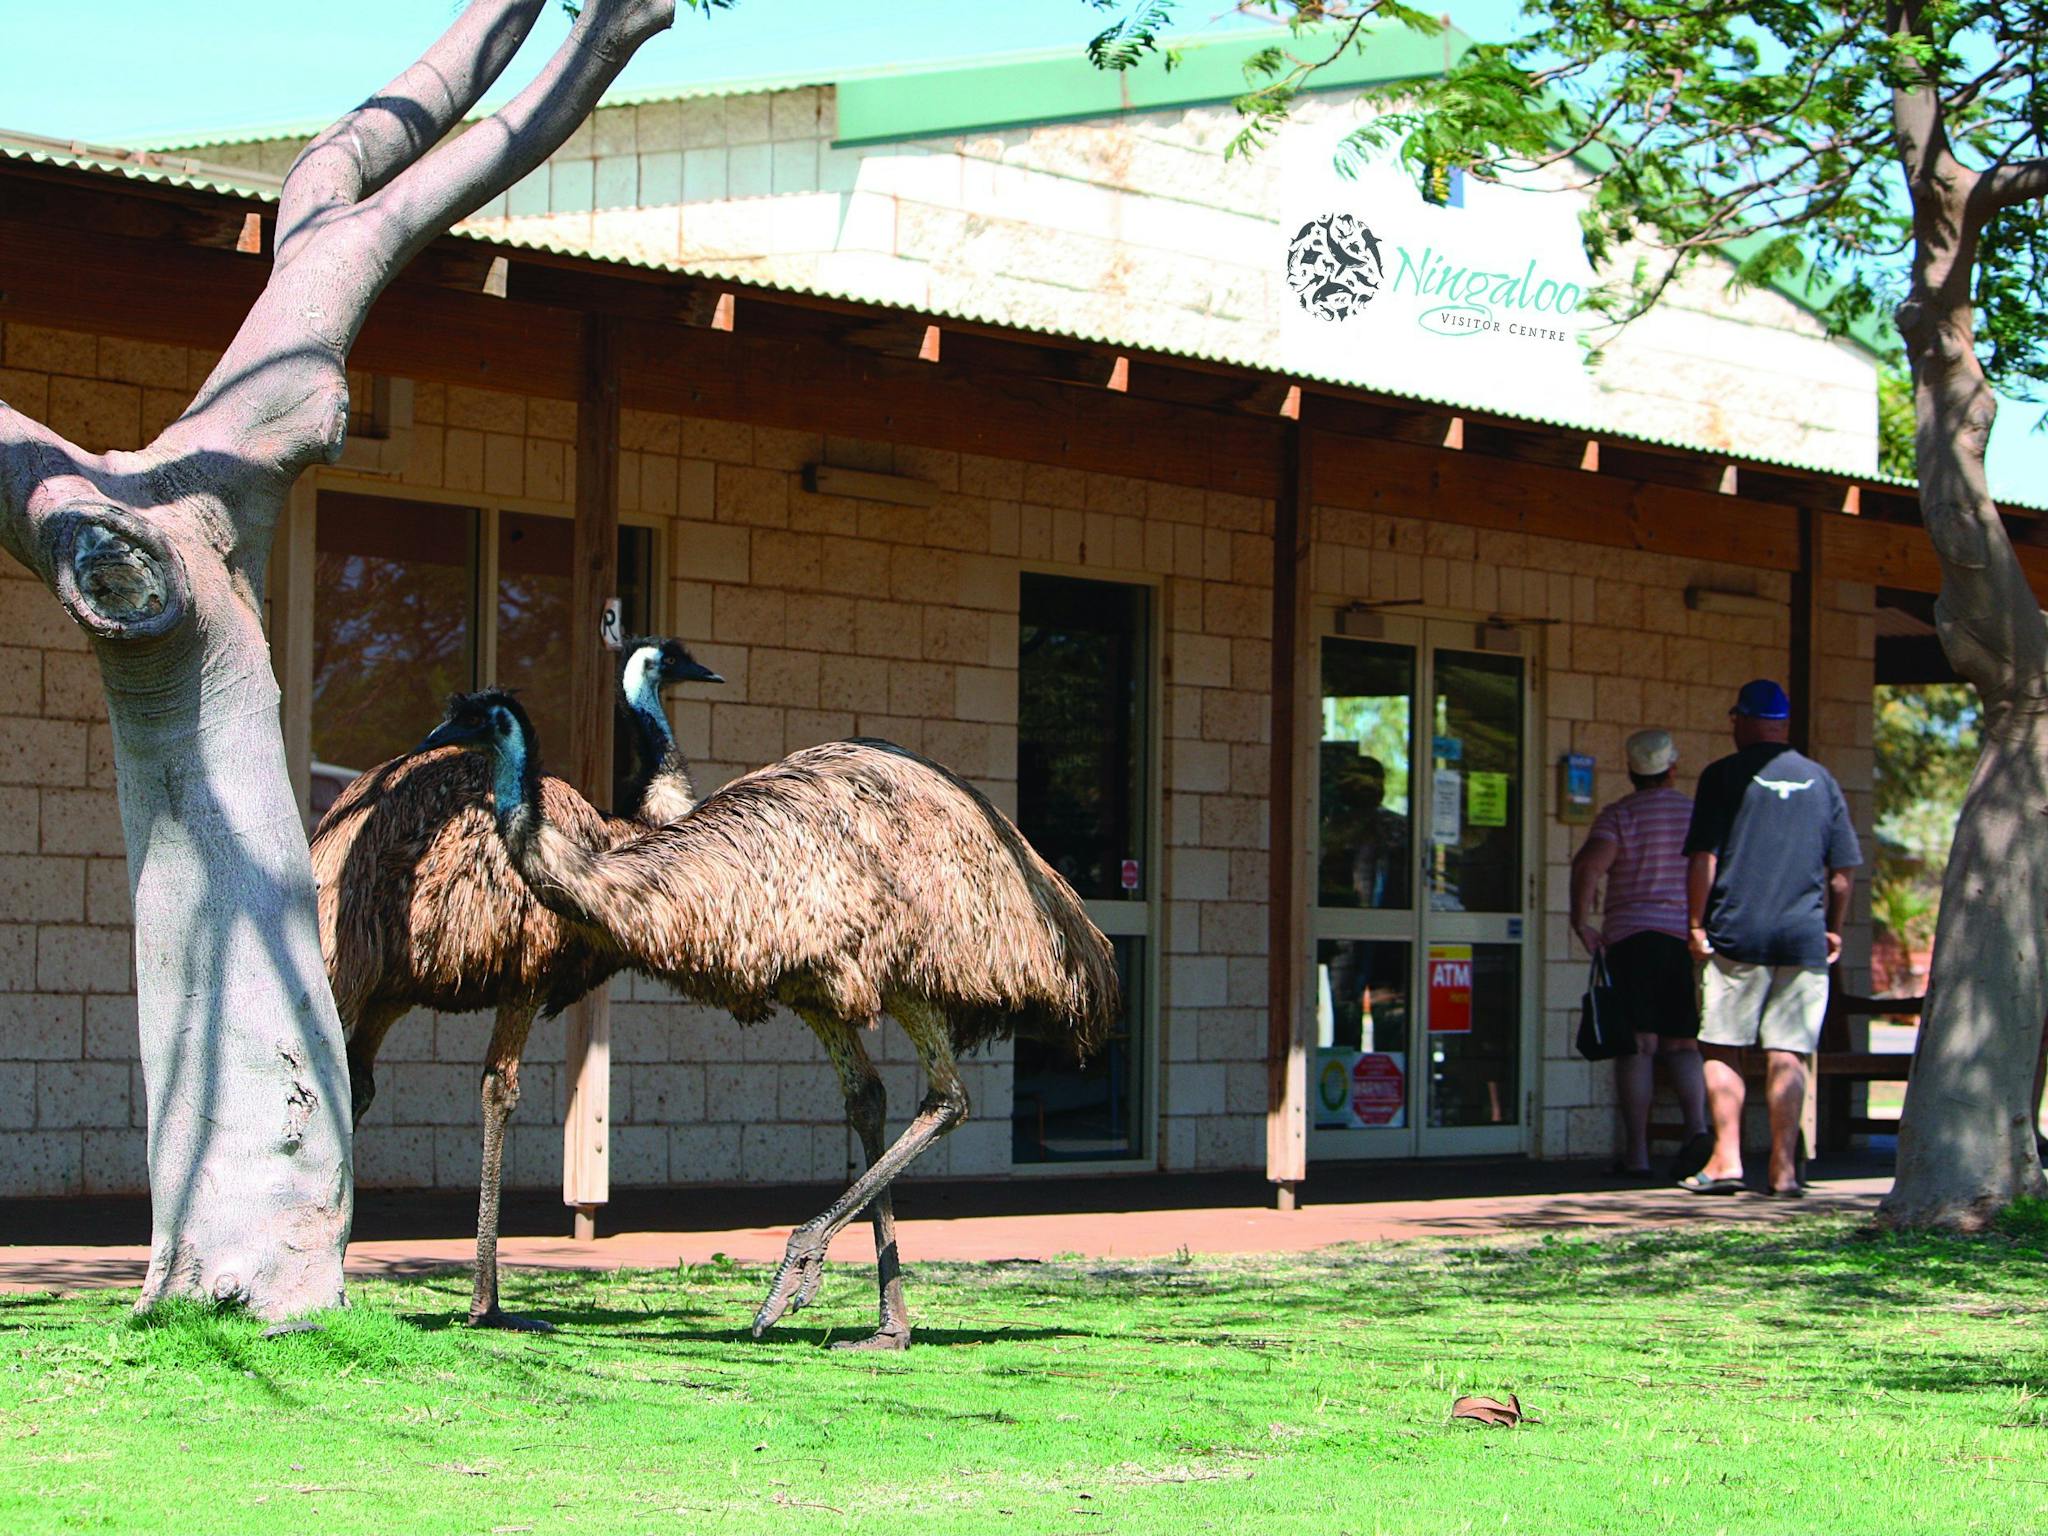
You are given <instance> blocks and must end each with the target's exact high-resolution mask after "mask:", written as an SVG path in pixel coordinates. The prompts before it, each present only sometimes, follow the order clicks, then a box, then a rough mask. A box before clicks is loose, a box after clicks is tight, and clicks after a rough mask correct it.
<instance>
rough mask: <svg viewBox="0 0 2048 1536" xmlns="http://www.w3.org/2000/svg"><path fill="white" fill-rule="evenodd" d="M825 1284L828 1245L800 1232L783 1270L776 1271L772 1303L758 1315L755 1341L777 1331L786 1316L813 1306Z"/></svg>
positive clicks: (794, 1236) (770, 1291)
mask: <svg viewBox="0 0 2048 1536" xmlns="http://www.w3.org/2000/svg"><path fill="white" fill-rule="evenodd" d="M824 1283H825V1245H824V1244H823V1243H821V1242H818V1241H817V1240H816V1239H814V1238H810V1237H807V1236H806V1235H805V1234H804V1233H803V1232H802V1231H801V1230H799V1231H797V1232H796V1233H794V1234H792V1235H791V1237H790V1239H789V1248H788V1251H787V1252H785V1253H784V1254H783V1256H782V1267H781V1268H779V1269H777V1270H776V1271H775V1280H774V1283H773V1284H771V1285H770V1286H769V1287H768V1299H767V1300H766V1301H764V1302H762V1303H761V1310H760V1311H758V1312H756V1313H755V1314H754V1337H755V1338H757V1339H758V1338H759V1337H761V1335H762V1334H764V1333H766V1332H767V1331H768V1330H769V1329H770V1328H773V1327H774V1326H775V1325H776V1324H777V1323H778V1322H780V1321H781V1320H782V1314H783V1313H785V1312H801V1311H802V1310H803V1309H804V1308H805V1307H807V1306H809V1305H810V1304H811V1303H812V1302H813V1301H814V1300H816V1299H817V1295H818V1287H819V1286H821V1285H823V1284H824Z"/></svg>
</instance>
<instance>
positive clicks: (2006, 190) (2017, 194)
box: [1978, 159, 2048, 210]
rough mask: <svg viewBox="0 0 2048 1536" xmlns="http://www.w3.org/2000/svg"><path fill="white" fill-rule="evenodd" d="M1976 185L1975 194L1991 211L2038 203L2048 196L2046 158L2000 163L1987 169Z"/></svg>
mask: <svg viewBox="0 0 2048 1536" xmlns="http://www.w3.org/2000/svg"><path fill="white" fill-rule="evenodd" d="M1978 186H1979V192H1978V195H1979V196H1980V197H1981V198H1982V199H1983V201H1984V203H1985V205H1986V206H1987V207H1988V208H1990V209H1993V210H1996V209H1999V208H2012V207H2016V206H2017V205H2019V204H2020V203H2032V202H2037V201H2039V200H2040V199H2042V198H2044V197H2048V159H2044V160H2022V161H2021V162H2020V163H2019V164H2018V165H2001V166H1999V167H1998V168H1997V169H1995V170H1992V171H1987V172H1986V173H1985V175H1984V179H1983V181H1982V182H1980V183H1979V184H1978Z"/></svg>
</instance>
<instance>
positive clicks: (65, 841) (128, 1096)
mask: <svg viewBox="0 0 2048 1536" xmlns="http://www.w3.org/2000/svg"><path fill="white" fill-rule="evenodd" d="M210 363H211V360H210V359H208V358H205V357H203V356H198V355H194V354H190V353H188V352H187V351H186V350H185V349H184V348H182V347H163V346H156V345H152V344H148V343H142V342H130V341H122V340H117V339H114V338H111V337H94V336H85V335H78V334H74V333H70V332H63V331H50V330H43V329H40V328H38V327H35V326H28V325H16V324H8V325H0V399H4V400H6V401H7V402H8V403H9V404H10V405H13V406H14V407H16V408H17V409H19V410H22V411H25V412H27V413H28V414H29V415H31V416H34V417H37V418H38V419H40V420H43V421H46V422H48V423H49V425H50V426H52V427H53V428H55V429H56V430H57V431H59V432H61V433H63V434H64V435H65V436H67V437H69V438H72V439H73V440H75V441H79V442H86V443H92V444H94V445H95V446H102V447H107V448H136V447H140V446H141V445H142V443H143V442H144V441H146V440H147V439H148V438H149V437H150V436H152V435H154V434H155V433H156V432H157V431H158V430H160V429H161V428H162V427H163V426H164V425H165V424H166V423H167V422H168V421H170V420H171V418H172V417H174V416H175V415H176V414H177V413H178V411H180V410H181V409H183V407H184V405H185V403H186V401H187V400H188V399H189V398H190V394H191V388H192V387H193V386H194V385H196V384H197V382H198V381H199V379H200V378H201V377H203V375H204V373H205V371H206V368H207V367H208V366H210ZM130 922H131V919H130V914H129V904H128V867H127V860H126V858H125V856H124V853H123V847H122V842H121V817H120V808H119V806H118V804H117V803H116V799H115V791H114V752H113V738H112V734H111V732H110V730H109V727H108V725H107V710H106V704H105V701H104V697H103V695H102V693H101V689H100V677H99V667H98V665H97V664H96V663H95V662H94V660H93V658H92V655H91V653H90V652H89V651H88V650H87V649H86V644H85V640H84V637H83V636H82V635H81V634H80V633H79V632H78V630H77V628H76V627H75V626H74V625H73V624H72V623H71V621H70V620H69V619H67V618H66V617H65V616H64V614H63V612H62V610H61V609H59V608H58V606H57V602H56V600H55V599H54V598H52V597H51V596H50V595H49V593H48V592H47V591H46V590H45V589H44V587H43V584H42V582H41V581H39V580H37V579H36V578H35V577H34V576H32V575H31V574H30V573H29V572H28V571H27V570H25V569H23V568H22V567H21V566H20V565H18V564H17V563H16V562H15V561H14V560H13V559H12V558H11V557H9V556H7V555H4V554H0V1194H10V1195H50V1194H72V1193H80V1192H96V1191H108V1190H124V1189H133V1188H137V1187H140V1185H141V1184H142V1182H143V1176H142V1169H143V1130H142V1126H143V1093H142V1081H141V1073H140V1069H139V1068H138V1067H137V1066H136V1065H135V1057H136V1049H135V983H134V943H133V937H132V931H131V928H130Z"/></svg>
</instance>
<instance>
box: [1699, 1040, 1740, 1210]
mask: <svg viewBox="0 0 2048 1536" xmlns="http://www.w3.org/2000/svg"><path fill="white" fill-rule="evenodd" d="M1700 1054H1701V1055H1702V1056H1704V1057H1705V1058H1706V1064H1705V1068H1704V1071H1703V1073H1702V1076H1703V1077H1704V1078H1705V1079H1706V1083H1705V1086H1706V1094H1707V1108H1708V1110H1709V1111H1710V1112H1711V1113H1712V1115H1713V1119H1714V1155H1713V1156H1712V1157H1710V1158H1708V1159H1707V1166H1706V1167H1704V1168H1702V1169H1701V1170H1700V1177H1701V1178H1705V1179H1739V1178H1741V1177H1742V1103H1743V1100H1744V1099H1745V1098H1746V1097H1748V1094H1747V1090H1745V1089H1744V1087H1743V1085H1742V1073H1741V1072H1740V1071H1738V1070H1737V1069H1736V1066H1735V1061H1736V1051H1735V1048H1734V1047H1731V1046H1721V1045H1702V1046H1701V1047H1700Z"/></svg>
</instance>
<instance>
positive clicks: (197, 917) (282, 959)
mask: <svg viewBox="0 0 2048 1536" xmlns="http://www.w3.org/2000/svg"><path fill="white" fill-rule="evenodd" d="M543 3H544V0H470V4H469V5H468V6H467V7H466V8H465V9H464V10H463V12H462V14H461V15H460V16H458V17H457V18H456V19H455V21H454V22H453V23H452V24H451V25H450V26H449V28H448V30H447V32H446V33H444V34H443V35H442V37H441V38H440V40H439V41H438V42H436V43H435V44H434V45H433V46H432V47H430V48H429V49H428V50H427V52H426V54H425V55H424V56H422V58H421V59H420V61H419V62H418V63H417V64H415V65H414V66H413V67H412V68H411V69H409V70H407V71H406V72H405V73H404V74H402V75H400V76H399V77H398V78H397V79H396V80H394V81H392V82H391V84H390V85H389V86H387V87H386V88H385V89H384V90H383V91H381V92H379V93H378V94H377V95H375V96H373V97H371V98H370V99H369V100H368V101H367V102H365V103H364V104H363V105H362V106H361V107H358V108H357V109H356V110H355V111H353V112H351V113H349V114H348V115H347V116H346V117H345V118H343V119H342V120H341V121H340V122H339V123H337V124H335V126H334V127H333V128H331V129H330V130H328V132H326V133H325V134H322V135H321V136H320V137H319V138H317V139H315V140H314V141H313V143H312V144H311V145H309V146H308V147H307V149H306V151H305V153H304V154H302V155H301V156H300V157H299V159H298V161H297V162H296V163H295V164H294V165H293V167H292V171H291V174H290V175H288V176H287V177H286V178H285V184H284V189H283V193H282V195H281V198H280V202H279V206H278V215H277V223H276V229H275V246H276V258H275V260H274V262H273V263H272V268H271V276H270V280H269V282H268V283H267V284H266V285H265V287H264V291H263V293H262V295H261V297H259V298H258V299H257V301H256V304H255V306H254V308H252V309H251V310H250V312H249V315H248V317H247V319H246V320H245V321H244V322H243V324H242V327H241V329H240V330H239V331H238V332H237V333H236V336H235V338H234V340H233V342H232V343H231V344H230V345H229V346H228V348H227V350H226V352H225V353H224V354H223V355H222V357H221V361H220V363H219V365H218V366H217V367H216V368H215V369H214V372H213V374H212V376H211V377H210V378H208V379H207V381H206V383H205V384H204V385H203V386H202V387H201V389H200V391H199V395H198V398H197V399H195V400H194V401H193V403H192V405H191V406H190V407H189V408H188V409H187V410H186V411H185V413H184V414H183V415H182V416H180V417H179V418H178V420H177V421H175V422H174V423H172V424H171V426H169V427H168V428H166V429H165V431H164V432H163V434H162V435H161V436H160V437H159V438H158V439H157V440H156V441H155V442H154V443H152V444H150V445H149V447H148V448H146V449H144V450H143V451H141V452H139V453H105V454H96V453H89V452H87V451H85V450H83V449H81V448H79V447H77V446H76V445H74V444H72V443H68V442H66V441H65V440H64V439H63V438H62V437H60V436H58V435H57V434H56V433H54V432H52V431H51V430H50V429H49V428H47V427H45V426H42V425H40V424H39V423H36V422H34V421H31V420H29V419H28V418H27V417H25V416H23V415H21V414H20V413H19V412H17V411H14V410H11V409H9V408H8V406H7V405H6V403H5V402H4V401H0V549H5V550H6V551H7V552H8V553H10V554H12V555H14V556H15V557H16V558H17V559H19V560H21V561H22V562H23V563H24V564H25V565H28V566H29V567H31V568H32V569H34V570H35V571H36V572H37V573H38V574H39V575H40V576H41V577H42V578H43V580H44V581H45V582H46V583H47V584H48V585H49V587H50V589H51V590H52V591H53V592H55V593H56V594H57V598H58V601H59V602H61V603H62V604H63V605H64V609H65V612H66V613H67V614H69V615H70V617H71V619H72V621H73V622H74V623H76V624H78V625H79V626H80V627H81V628H82V629H84V630H85V631H86V633H87V634H88V635H89V636H90V637H91V639H92V644H93V649H94V651H95V653H96V654H97V656H98V658H99V663H100V676H101V679H102V681H103V682H104V683H105V685H106V690H107V704H108V712H109V715H110V716H111V718H112V721H113V729H114V761H115V768H116V770H117V772H118V774H119V780H120V798H121V827H122V834H123V838H124V841H125V843H126V848H127V854H128V875H129V885H130V889H131V892H132V894H133V897H134V905H135V974H136V993H137V1003H138V1011H139V1015H140V1022H141V1053H142V1070H143V1079H144V1083H145V1085H146V1093H147V1098H148V1109H149V1183H150V1197H151V1204H152V1223H153V1232H152V1237H151V1254H150V1265H149V1275H148V1278H147V1280H146V1281H145V1283H144V1286H143V1291H142V1301H141V1305H142V1306H144V1307H147V1306H150V1305H152V1304H153V1303H155V1302H157V1301H159V1300H162V1299H163V1298H165V1297H171V1296H189V1297H194V1298H198V1299H203V1300H215V1301H235V1302H238V1303H240V1304H242V1305H245V1306H247V1307H249V1308H250V1309H251V1310H253V1311H255V1312H257V1313H260V1314H262V1315H263V1316H266V1317H287V1316H291V1315H293V1314H296V1313H300V1312H306V1311H310V1310H313V1309H315V1308H319V1307H327V1306H334V1305H336V1304H338V1303H339V1302H340V1301H341V1300H342V1269H341V1261H342V1250H343V1248H344V1246H345V1245H346V1243H347V1241H348V1230H349V1217H350V1211H351V1192H352V1187H353V1180H352V1176H351V1169H350V1162H349V1158H350V1099H349V1091H348V1086H349V1085H348V1069H347V1064H346V1058H345V1056H344V1054H343V1051H342V1040H341V1025H340V1021H339V1019H338V1018H337V1016H336V1013H335V1008H334V999H333V996H332V994H331V993H330V992H329V990H328V986H327V974H326V969H325V967H324V966H323V964H322V963H321V956H320V944H319V937H318V928H317V924H316V922H315V917H314V901H313V870H312V862H311V859H310V858H309V857H308V854H307V851H306V837H305V829H304V826H303V825H302V823H301V822H300V819H299V807H298V805H297V803H296V801H295V799H294V797H293V794H292V789H291V780H290V776H289V774H288V772H287V770H286V766H285V753H284V739H283V735H282V731H281V727H280V724H279V719H278V709H277V703H278V694H277V685H276V683H275V681H274V680H273V677H272V674H271V669H270V653H269V647H268V645H267V644H266V642H265V640H264V636H263V627H262V623H261V620H260V617H259V616H260V614H261V613H262V608H263V590H262V589H263V571H264V567H265V565H266V563H267V561H268V557H269V552H270V542H271V537H272V534H273V532H274V530H275V528H276V526H277V520H278V518H279V516H280V514H281V513H282V512H283V509H284V505H285V498H286V496H287V494H288V493H289V490H290V487H291V484H292V482H293V481H294V480H296V479H297V478H298V476H299V475H300V474H301V473H303V472H304V471H305V470H306V469H307V468H309V467H310V466H311V465H313V464H315V463H317V462H319V461H320V460H322V459H326V460H328V461H329V462H331V461H332V460H333V459H334V457H335V456H336V455H337V454H339V452H340V450H341V442H342V436H343V434H344V432H345V430H346V428H347V421H348V386H347V378H346V373H345V369H346V366H347V356H348V349H349V346H350V344H351V343H352V342H353V340H354V339H355V336H356V333H357V331H358V330H359V329H360V328H361V326H362V323H363V320H364V318H365V317H366V316H367V315H368V313H369V309H370V306H371V305H372V304H373V303H374V302H375V301H376V298H377V295H378V294H379V293H381V292H382V291H383V289H384V287H385V285H386V284H387V283H389V282H390V281H391V279H392V278H393V277H394V276H395V275H396V274H397V272H398V270H399V269H400V268H401V267H403V266H404V265H405V263H406V262H407V261H408V260H410V259H411V257H412V256H413V255H414V254H416V253H417V252H418V251H419V250H420V249H422V248H423V247H424V246H426V245H427V244H428V243H429V242H430V241H432V240H433V239H434V237H435V236H436V235H438V234H440V233H441V232H442V231H444V230H445V229H447V228H448V226H449V225H450V224H451V223H453V222H454V221H456V220H458V219H461V218H463V217H464V216H466V215H467V214H469V213H471V212H472V211H474V210H475V209H476V208H478V207H479V206H481V205H482V204H483V203H485V202H486V201H488V200H489V199H490V198H491V197H493V196H495V195H496V194H497V193H499V192H501V191H503V190H504V189H505V188H506V187H508V186H510V185H511V184H512V183H513V182H515V181H517V180H518V179H519V178H520V177H522V176H525V175H527V174H528V173H529V172H531V171H532V170H533V168H534V167H535V166H537V165H539V164H540V163H541V162H542V161H544V160H545V159H546V158H547V156H548V155H549V154H550V153H551V152H552V151H553V150H554V149H555V148H556V147H557V146H559V145H560V144H561V143H562V141H563V140H564V139H566V138H567V137H568V136H569V134H570V133H571V132H572V131H573V130H574V129H575V127H576V125H577V124H578V123H580V122H582V121H583V119H584V118H585V117H586V116H588V115H589V113H590V111H591V110H592V109H593V108H594V107H595V106H596V105H597V102H598V99H599V98H600V97H601V96H602V95H603V93H604V90H605V88H606V87H607V86H608V85H609V84H610V83H611V82H612V80H613V79H615V78H616V77H617V75H618V72H619V70H620V69H622V68H623V67H624V66H625V64H626V62H627V61H628V60H629V59H631V58H632V56H633V54H634V51H635V50H636V49H637V48H638V47H639V46H640V44H641V43H643V42H645V41H646V40H647V39H648V38H650V37H652V36H654V35H655V34H656V33H658V32H660V31H661V30H662V29H664V28H665V27H667V26H668V25H669V22H670V20H671V19H672V17H673V15H674V0H588V3H586V4H585V5H584V6H583V7H582V9H581V13H580V15H579V16H578V18H577V21H576V23H575V24H574V26H573V27H572V28H571V29H570V33H569V37H568V39H567V40H566V41H565V42H564V43H563V44H562V45H561V47H560V48H558V49H557V50H556V52H555V54H554V56H553V57H552V58H551V59H550V60H549V61H548V63H547V64H546V65H545V66H543V68H542V69H541V70H540V71H539V73H538V74H537V75H536V76H535V77H534V79H533V80H532V81H531V82H530V83H529V84H528V85H527V87H526V88H525V89H524V90H523V91H521V92H520V93H519V94H518V95H517V96H515V97H514V98H513V99H512V100H511V101H510V102H509V103H507V105H506V106H504V107H503V108H501V109H500V110H499V111H498V112H496V113H494V114H493V115H492V117H491V118H490V120H489V121H488V122H487V123H484V124H479V125H477V126H476V127H475V128H474V129H473V130H472V131H470V132H467V133H463V134H460V135H458V136H456V137H454V138H452V139H449V138H448V135H449V134H450V132H451V130H452V129H454V128H455V126H456V125H457V123H459V122H460V121H461V119H462V117H463V115H464V114H465V113H467V112H468V111H469V110H470V109H471V108H472V107H474V106H475V105H476V103H477V101H478V100H479V99H480V98H481V96H482V95H483V93H484V92H485V91H486V90H488V89H489V88H490V86H491V84H492V82H493V81H494V80H496V78H497V77H498V74H499V73H500V72H501V71H502V70H503V69H504V68H505V66H506V64H507V63H508V62H510V60H511V58H512V56H513V55H514V54H515V53H516V52H517V51H518V49H519V46H520V44H521V42H522V41H523V40H524V39H525V37H526V35H527V33H528V31H529V30H530V29H531V27H532V25H533V22H534V20H535V18H536V17H537V16H538V15H539V14H540V12H541V8H542V5H543ZM444 139H445V140H447V142H443V140H444ZM421 723H422V725H425V724H426V722H424V721H423V722H421Z"/></svg>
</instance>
